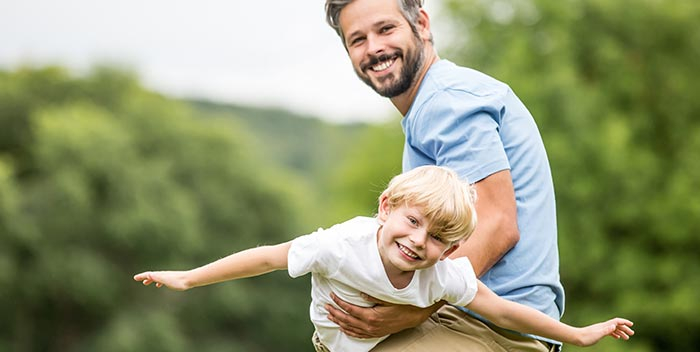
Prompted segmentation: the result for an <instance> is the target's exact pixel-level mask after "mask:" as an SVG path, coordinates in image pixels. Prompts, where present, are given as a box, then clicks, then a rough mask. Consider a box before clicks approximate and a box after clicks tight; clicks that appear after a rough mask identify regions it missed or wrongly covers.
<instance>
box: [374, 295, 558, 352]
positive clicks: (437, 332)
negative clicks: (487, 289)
mask: <svg viewBox="0 0 700 352" xmlns="http://www.w3.org/2000/svg"><path fill="white" fill-rule="evenodd" d="M556 348H557V346H551V345H550V344H548V343H545V342H542V341H538V340H534V339H530V338H527V337H524V336H520V335H517V334H513V333H511V332H509V331H507V330H503V329H499V328H495V329H492V328H491V327H489V326H488V325H486V324H484V323H483V322H481V321H480V320H478V319H475V318H473V317H472V316H470V315H468V314H466V313H464V312H462V311H461V310H459V309H457V308H455V307H452V306H449V305H446V306H444V307H442V308H441V309H440V310H438V311H437V312H436V313H435V314H433V315H432V316H431V317H430V319H428V320H426V321H425V322H424V323H423V324H421V325H419V326H417V327H415V328H413V329H407V330H404V331H401V332H399V333H396V334H394V335H391V336H389V337H388V338H387V339H386V340H384V341H382V342H381V343H380V344H379V345H377V346H376V347H375V348H374V349H372V352H411V351H415V352H418V351H420V352H424V351H446V352H449V351H470V352H481V351H489V352H490V351H493V352H510V351H518V352H535V351H537V352H548V351H557V349H556Z"/></svg>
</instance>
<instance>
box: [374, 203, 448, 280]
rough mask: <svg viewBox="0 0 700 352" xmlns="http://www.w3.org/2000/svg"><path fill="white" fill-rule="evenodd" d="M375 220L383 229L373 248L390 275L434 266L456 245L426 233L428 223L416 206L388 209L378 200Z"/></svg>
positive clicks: (429, 225) (427, 231)
mask: <svg viewBox="0 0 700 352" xmlns="http://www.w3.org/2000/svg"><path fill="white" fill-rule="evenodd" d="M378 218H379V220H381V221H382V222H383V226H382V229H381V230H380V232H379V235H378V239H377V246H378V247H379V253H380V255H381V257H382V262H383V263H384V267H385V268H386V270H387V273H388V274H390V275H391V271H394V272H395V273H398V272H399V271H401V272H405V271H414V270H417V269H424V268H427V267H430V266H432V265H435V263H437V262H438V261H439V260H442V259H445V258H447V256H449V255H450V254H451V253H452V252H454V250H455V249H457V247H458V246H459V245H458V244H452V243H450V242H446V241H443V240H442V239H441V238H440V237H439V235H438V234H433V233H430V232H429V230H430V228H431V224H430V222H429V220H428V219H427V218H425V216H423V213H422V209H421V208H419V207H414V206H401V207H397V208H393V209H392V208H391V207H390V206H389V205H388V203H387V201H386V198H382V200H381V202H380V205H379V215H378Z"/></svg>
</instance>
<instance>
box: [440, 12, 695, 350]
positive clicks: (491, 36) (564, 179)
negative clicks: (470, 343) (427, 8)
mask: <svg viewBox="0 0 700 352" xmlns="http://www.w3.org/2000/svg"><path fill="white" fill-rule="evenodd" d="M444 10H445V11H444V12H445V15H446V17H448V18H449V19H450V21H449V22H450V26H451V27H450V28H451V30H450V32H451V33H452V34H453V39H454V40H452V41H450V43H448V44H447V45H444V46H445V47H448V48H449V51H448V52H446V53H443V56H444V57H449V58H450V59H452V60H453V61H456V62H457V63H460V64H463V65H466V66H470V67H474V68H476V69H479V70H482V71H484V72H487V73H489V74H491V75H493V76H495V77H497V78H499V79H500V80H502V81H504V82H507V83H508V84H509V85H510V86H511V87H512V88H513V89H514V90H515V92H516V93H517V94H518V95H519V96H520V97H521V99H522V100H523V101H524V102H525V104H526V105H527V106H528V107H529V108H530V110H531V112H532V113H533V115H534V116H535V119H536V120H537V121H538V124H539V126H540V129H541V132H542V134H543V138H544V141H545V144H546V146H547V150H548V153H549V156H550V161H551V164H552V170H553V174H554V179H555V188H556V194H557V207H558V220H559V239H560V240H559V244H560V253H561V274H562V280H563V282H564V286H565V288H566V291H567V307H568V308H567V311H566V314H565V316H564V319H563V320H564V321H567V322H569V323H572V324H586V323H590V322H594V321H597V320H602V319H606V318H608V317H610V316H612V315H622V316H625V317H629V318H630V319H632V320H634V321H636V325H635V329H636V331H637V333H638V335H637V336H635V338H634V339H633V341H630V342H626V343H619V342H617V341H612V340H611V341H604V342H603V343H601V344H600V345H599V346H597V347H596V349H599V350H604V351H623V350H624V351H627V350H634V351H690V350H696V349H697V346H700V335H698V334H697V333H696V332H697V331H700V319H699V318H698V316H697V312H698V311H700V301H699V300H698V299H697V297H698V294H697V293H698V292H700V261H699V260H698V256H697V253H698V252H700V236H698V232H700V201H699V200H698V197H697V192H698V190H700V162H699V161H698V159H697V155H698V153H699V152H700V142H699V141H700V139H699V138H698V137H700V119H699V118H698V117H700V101H698V99H696V98H695V97H694V94H695V93H692V92H697V91H699V90H700V80H699V79H698V78H700V60H699V58H700V26H698V25H697V19H698V18H700V3H699V2H696V1H687V0H686V1H683V0H679V1H675V0H667V1H664V0H661V1H657V0H634V1H632V0H621V1H601V0H566V1H545V0H529V1H521V0H518V1H514V0H499V1H486V0H446V2H445V9H444ZM459 34H463V35H462V36H460V35H459ZM437 40H439V38H437ZM669 322H673V323H672V324H669ZM567 350H571V351H576V350H579V349H577V348H575V347H567Z"/></svg>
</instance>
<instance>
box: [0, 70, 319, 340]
mask: <svg viewBox="0 0 700 352" xmlns="http://www.w3.org/2000/svg"><path fill="white" fill-rule="evenodd" d="M1 75H2V76H1V78H2V79H1V80H0V111H1V113H0V126H2V130H1V131H2V139H0V140H1V141H2V144H1V145H0V234H1V237H0V239H1V244H0V273H1V274H0V315H2V316H3V319H2V320H0V350H3V351H8V350H12V351H83V350H84V351H112V350H114V351H125V350H127V351H139V350H144V351H145V350H148V351H161V350H162V351H179V350H182V351H189V350H191V349H192V348H194V347H195V346H196V348H197V349H199V350H204V351H216V350H221V349H222V348H221V347H222V346H228V347H227V348H226V350H240V351H269V350H276V349H279V348H277V347H278V346H279V344H280V341H283V343H284V345H285V346H299V349H301V348H303V346H307V345H308V339H309V336H310V334H311V324H310V323H309V321H308V317H307V316H306V314H305V312H306V311H307V308H306V307H307V305H308V302H309V295H308V289H309V284H308V280H303V279H302V280H291V279H289V278H288V277H286V275H285V274H284V273H281V275H278V274H280V273H277V274H275V275H268V276H265V277H261V278H256V279H250V280H241V281H240V282H236V283H230V284H221V285H217V286H215V287H212V288H207V289H200V290H193V291H190V292H187V293H174V292H166V291H165V290H163V291H155V290H153V289H146V288H141V287H139V286H138V283H135V282H133V280H131V276H132V275H133V274H134V273H136V272H139V271H142V270H147V269H149V268H174V269H185V268H190V267H193V266H197V265H201V264H204V263H207V262H209V261H212V260H215V259H217V258H218V257H222V256H224V255H227V254H229V253H231V252H233V251H236V250H240V249H243V248H247V247H251V246H255V245H258V244H263V243H277V242H282V241H285V240H288V239H290V238H291V237H292V235H293V233H292V231H296V230H297V229H298V228H300V227H301V224H300V223H298V222H297V219H296V216H295V214H296V213H297V211H300V209H298V208H297V207H296V204H295V198H294V195H295V193H293V192H290V191H287V189H295V188H298V187H296V186H295V185H294V184H293V183H292V182H291V181H290V180H289V179H285V178H284V177H283V176H276V174H274V173H271V172H269V170H268V168H267V166H266V165H265V164H264V163H260V162H259V161H260V158H259V156H257V155H255V151H254V150H252V148H250V144H251V143H250V142H249V141H247V135H248V133H247V132H246V131H245V130H244V129H243V128H242V127H241V126H238V125H237V124H236V123H235V122H234V121H232V120H231V119H221V118H219V117H216V116H204V115H201V114H200V113H195V111H194V110H192V109H190V108H189V107H188V106H187V105H186V104H182V103H178V102H176V101H173V100H169V99H166V98H163V97H160V96H158V95H155V94H153V93H150V92H148V91H145V90H144V89H143V88H141V87H140V84H139V83H138V82H137V81H136V79H135V78H134V77H132V75H130V74H128V73H125V72H122V71H119V70H115V69H110V68H97V69H95V70H94V72H92V73H91V74H89V75H88V76H86V77H83V78H75V77H71V76H70V75H69V74H68V73H67V72H65V71H64V70H62V69H60V68H56V67H48V68H43V69H28V68H27V69H18V70H17V71H15V72H11V73H7V72H3V73H1ZM205 117H206V118H205ZM296 192H298V193H301V192H302V191H300V190H299V191H296ZM273 293H277V294H275V295H273ZM273 302H274V303H273ZM268 336H277V337H279V338H281V339H282V340H277V339H269V338H266V337H268Z"/></svg>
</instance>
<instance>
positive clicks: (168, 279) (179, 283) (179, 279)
mask: <svg viewBox="0 0 700 352" xmlns="http://www.w3.org/2000/svg"><path fill="white" fill-rule="evenodd" d="M185 273H186V272H184V271H146V272H143V273H140V274H136V275H134V281H140V282H142V283H143V284H144V285H146V286H148V285H150V284H152V283H155V284H156V287H158V288H160V287H163V286H167V287H168V288H170V289H173V290H176V291H184V290H187V289H189V288H190V287H189V286H188V284H187V280H186V275H185Z"/></svg>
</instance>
